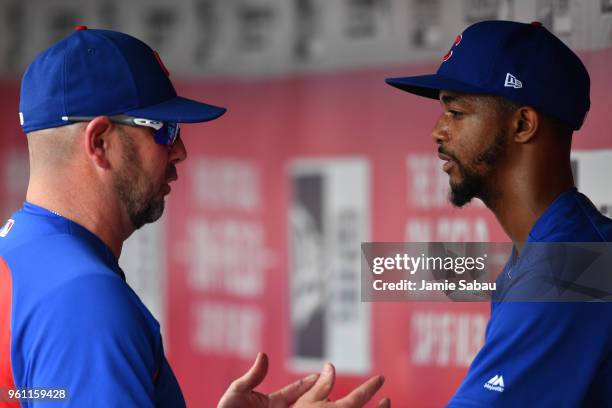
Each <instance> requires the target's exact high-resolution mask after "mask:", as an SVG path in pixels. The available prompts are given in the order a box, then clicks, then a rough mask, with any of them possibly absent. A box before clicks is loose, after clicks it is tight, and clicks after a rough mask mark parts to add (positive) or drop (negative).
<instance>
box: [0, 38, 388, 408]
mask: <svg viewBox="0 0 612 408" xmlns="http://www.w3.org/2000/svg"><path fill="white" fill-rule="evenodd" d="M19 110H20V112H19V118H20V122H21V126H22V128H23V130H24V132H25V133H26V134H27V137H28V148H29V152H30V179H29V185H28V191H27V197H26V202H25V204H24V206H23V207H22V208H21V209H20V210H18V211H17V212H15V213H14V214H13V215H12V216H11V219H10V220H9V221H8V222H7V223H6V224H5V225H4V227H3V228H2V229H1V230H0V406H3V404H5V405H7V406H19V403H20V402H19V401H18V400H17V399H16V398H15V395H17V396H19V394H21V396H24V397H30V398H29V399H22V400H21V404H22V406H30V407H36V406H40V405H39V404H46V403H48V402H50V401H61V402H60V403H59V404H57V405H54V406H70V407H98V406H109V407H111V406H112V407H119V406H121V407H149V406H163V407H181V406H184V405H185V402H184V399H183V395H182V393H181V390H180V387H179V385H178V383H177V380H176V378H175V376H174V374H173V373H172V370H171V368H170V366H169V364H168V362H167V360H166V358H165V356H164V351H163V346H162V339H161V335H160V329H159V325H158V323H157V321H156V320H155V319H154V318H153V316H152V315H151V313H150V312H149V311H148V310H147V308H146V307H145V306H144V305H143V304H142V302H141V301H140V299H139V298H138V296H137V295H136V294H135V293H134V292H133V291H132V290H131V289H130V287H129V286H128V285H127V283H126V282H125V275H124V273H123V271H122V270H121V268H120V267H119V264H118V258H119V255H120V253H121V247H122V244H123V242H124V241H125V240H126V239H127V238H128V237H129V236H130V235H131V234H132V233H133V232H134V231H135V230H136V229H138V228H140V227H142V226H143V225H144V224H146V223H150V222H154V221H156V220H158V219H159V218H160V217H161V215H162V213H163V210H164V198H165V196H166V195H167V194H169V193H170V190H171V189H170V183H172V182H173V181H175V180H176V179H177V177H178V175H177V169H176V166H177V165H178V164H179V163H181V162H182V161H183V160H185V158H186V156H187V153H186V150H185V146H184V144H183V141H182V140H181V138H180V132H179V125H178V124H179V123H184V122H187V123H193V122H205V121H209V120H213V119H216V118H218V117H219V116H221V115H222V114H223V113H224V112H225V109H224V108H220V107H216V106H212V105H208V104H205V103H201V102H196V101H193V100H189V99H185V98H182V97H180V96H177V94H176V92H175V90H174V88H173V86H172V83H171V82H170V80H169V75H168V71H167V70H166V68H165V67H164V66H163V63H162V62H161V59H160V58H159V56H158V55H157V53H156V52H154V51H153V50H152V49H151V48H149V47H148V46H147V45H146V44H144V43H143V42H141V41H139V40H137V39H135V38H133V37H130V36H128V35H126V34H122V33H119V32H114V31H108V30H88V29H87V27H84V26H79V27H77V30H76V31H75V32H74V33H72V34H71V35H70V36H68V37H67V38H65V39H64V40H62V41H60V42H58V43H57V44H55V45H53V46H52V47H51V48H49V49H47V50H46V51H44V52H43V53H41V54H40V55H38V56H37V57H36V58H35V60H34V61H33V62H32V64H30V66H29V67H28V69H27V70H26V72H25V74H24V77H23V80H22V84H21V100H20V109H19ZM266 371H267V357H266V356H265V355H264V354H260V355H258V356H257V359H256V361H255V364H254V365H253V367H252V368H251V369H250V370H249V371H248V372H247V373H246V374H245V375H244V376H243V377H241V378H239V379H238V380H236V381H234V383H232V385H231V386H230V387H229V389H228V391H227V392H226V393H225V395H224V396H223V398H222V399H221V401H220V404H219V406H220V407H223V408H228V407H268V406H274V407H287V406H289V405H291V404H295V405H294V406H295V407H313V406H317V407H327V406H329V407H333V406H343V407H359V406H362V405H363V404H365V403H366V402H367V400H369V399H370V398H371V397H372V395H373V394H374V393H375V392H376V391H377V390H378V389H379V388H380V386H381V385H382V382H383V379H382V377H380V376H376V377H373V378H371V379H370V380H368V381H367V382H365V383H364V384H363V385H361V386H360V387H358V388H356V389H355V390H354V391H353V392H351V393H350V394H349V395H347V396H346V397H345V398H343V399H342V400H340V401H338V405H336V404H335V403H330V402H327V401H326V399H327V396H328V395H329V393H330V391H331V388H332V386H333V381H334V370H333V366H331V365H330V364H327V365H326V366H325V367H324V370H323V371H322V373H321V375H311V376H308V377H306V378H304V379H303V380H301V381H298V382H296V383H294V384H291V385H288V386H287V387H285V388H283V389H281V390H279V391H277V392H275V393H272V394H263V393H258V392H255V391H254V390H253V389H254V388H255V387H256V386H257V385H258V384H259V383H261V381H263V379H264V377H265V375H266ZM203 385H204V384H203ZM34 388H37V389H38V392H37V393H35V392H34V391H31V392H28V391H27V390H28V389H30V390H33V389H34ZM52 389H55V390H56V391H57V392H55V393H53V392H52V393H51V395H50V397H49V396H47V398H46V399H45V400H44V401H43V400H41V399H40V398H39V397H40V396H41V395H42V394H41V392H42V391H45V392H44V394H45V395H47V394H48V393H47V392H46V391H47V390H52ZM16 392H19V393H16ZM36 395H38V396H39V397H36ZM11 396H12V398H9V397H11ZM340 404H341V405H340ZM388 404H389V402H388V401H387V400H383V401H381V403H380V406H388Z"/></svg>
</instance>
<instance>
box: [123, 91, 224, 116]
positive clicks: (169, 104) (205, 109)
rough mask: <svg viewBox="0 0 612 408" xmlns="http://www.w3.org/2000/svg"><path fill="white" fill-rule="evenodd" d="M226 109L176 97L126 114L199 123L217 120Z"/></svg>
mask: <svg viewBox="0 0 612 408" xmlns="http://www.w3.org/2000/svg"><path fill="white" fill-rule="evenodd" d="M225 112H226V109H225V108H221V107H219V106H214V105H209V104H207V103H203V102H198V101H194V100H191V99H187V98H183V97H182V96H176V97H174V98H172V99H169V100H167V101H164V102H161V103H158V104H157V105H151V106H147V107H145V108H139V109H133V110H130V111H127V112H125V114H127V115H130V116H135V117H141V118H146V119H152V120H159V121H162V122H180V123H197V122H207V121H209V120H213V119H217V118H218V117H219V116H221V115H223V114H224V113H225Z"/></svg>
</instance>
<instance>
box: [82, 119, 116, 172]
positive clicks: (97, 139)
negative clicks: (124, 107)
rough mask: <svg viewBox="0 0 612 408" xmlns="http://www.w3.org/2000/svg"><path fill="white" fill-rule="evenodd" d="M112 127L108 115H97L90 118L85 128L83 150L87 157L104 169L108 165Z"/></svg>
mask: <svg viewBox="0 0 612 408" xmlns="http://www.w3.org/2000/svg"><path fill="white" fill-rule="evenodd" d="M113 128H114V126H113V122H111V120H110V119H109V118H108V116H98V117H96V118H95V119H92V120H91V121H90V122H89V123H88V124H87V127H86V128H85V152H86V153H87V157H89V158H90V159H91V160H92V161H93V162H94V163H95V164H96V165H97V166H99V167H102V168H104V169H107V168H109V167H110V162H109V159H108V153H109V142H110V135H111V131H112V130H113Z"/></svg>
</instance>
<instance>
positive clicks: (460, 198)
mask: <svg viewBox="0 0 612 408" xmlns="http://www.w3.org/2000/svg"><path fill="white" fill-rule="evenodd" d="M470 187H472V188H470ZM473 187H474V186H469V185H466V184H465V183H462V184H453V183H450V193H449V198H448V200H449V201H450V203H451V204H452V205H453V206H455V207H457V208H461V207H463V206H465V205H467V204H469V203H470V202H471V201H472V200H473V199H474V198H476V197H477V191H476V189H475V188H473Z"/></svg>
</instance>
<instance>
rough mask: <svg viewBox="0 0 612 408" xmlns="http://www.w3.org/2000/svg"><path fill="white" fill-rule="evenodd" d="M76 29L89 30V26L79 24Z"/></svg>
mask: <svg viewBox="0 0 612 408" xmlns="http://www.w3.org/2000/svg"><path fill="white" fill-rule="evenodd" d="M74 29H75V30H76V31H82V30H87V26H86V25H78V26H76V27H74Z"/></svg>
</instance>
